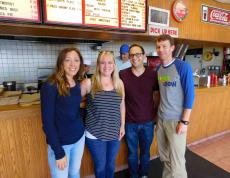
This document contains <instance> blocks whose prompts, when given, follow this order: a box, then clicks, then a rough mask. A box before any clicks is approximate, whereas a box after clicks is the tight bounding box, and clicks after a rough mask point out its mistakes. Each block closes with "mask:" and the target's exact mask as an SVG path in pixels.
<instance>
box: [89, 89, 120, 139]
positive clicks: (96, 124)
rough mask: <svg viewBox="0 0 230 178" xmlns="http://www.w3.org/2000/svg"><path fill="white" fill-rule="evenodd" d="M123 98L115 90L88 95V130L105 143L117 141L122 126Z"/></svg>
mask: <svg viewBox="0 0 230 178" xmlns="http://www.w3.org/2000/svg"><path fill="white" fill-rule="evenodd" d="M121 100H122V99H121V96H119V95H118V94H117V92H116V91H115V90H111V91H104V90H102V91H99V92H97V93H96V94H95V95H94V98H92V95H91V94H88V95H87V106H86V111H87V114H86V130H87V131H88V132H89V133H91V134H92V135H93V136H95V137H96V138H98V139H100V140H103V141H111V140H117V139H118V138H119V133H120V126H121V114H120V104H121Z"/></svg>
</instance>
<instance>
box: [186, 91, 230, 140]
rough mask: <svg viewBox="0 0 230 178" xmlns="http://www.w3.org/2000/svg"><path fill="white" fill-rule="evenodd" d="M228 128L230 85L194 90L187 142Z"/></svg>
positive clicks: (229, 123) (229, 128)
mask: <svg viewBox="0 0 230 178" xmlns="http://www.w3.org/2000/svg"><path fill="white" fill-rule="evenodd" d="M226 130H230V87H214V88H204V89H197V90H196V98H195V105H194V109H193V111H192V114H191V124H190V126H189V132H188V143H192V142H194V141H197V140H200V139H202V138H205V137H208V136H211V135H214V134H216V133H219V132H223V131H226Z"/></svg>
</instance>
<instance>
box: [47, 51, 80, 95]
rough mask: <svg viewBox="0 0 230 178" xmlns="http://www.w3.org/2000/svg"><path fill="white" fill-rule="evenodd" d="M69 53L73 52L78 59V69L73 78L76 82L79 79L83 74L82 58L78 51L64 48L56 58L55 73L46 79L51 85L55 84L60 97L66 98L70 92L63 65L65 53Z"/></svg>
mask: <svg viewBox="0 0 230 178" xmlns="http://www.w3.org/2000/svg"><path fill="white" fill-rule="evenodd" d="M71 51H75V52H76V53H77V54H78V56H79V58H80V68H79V71H78V72H77V74H76V75H75V76H74V77H73V78H74V80H75V81H77V80H79V79H81V78H82V75H83V72H84V64H83V57H82V55H81V53H80V51H79V50H78V49H76V48H65V49H63V50H62V51H61V52H60V53H59V55H58V58H57V63H56V69H55V72H54V73H53V74H52V75H51V76H50V77H49V78H48V81H49V82H50V83H51V84H55V83H56V84H57V89H58V94H59V95H61V96H67V95H69V92H70V89H69V85H70V84H69V82H68V80H67V78H66V76H65V71H64V67H63V63H64V60H65V58H66V55H67V53H69V52H71Z"/></svg>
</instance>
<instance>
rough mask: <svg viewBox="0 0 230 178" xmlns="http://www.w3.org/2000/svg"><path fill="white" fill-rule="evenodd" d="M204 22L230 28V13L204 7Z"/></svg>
mask: <svg viewBox="0 0 230 178" xmlns="http://www.w3.org/2000/svg"><path fill="white" fill-rule="evenodd" d="M202 21H203V22H209V23H215V24H220V25H227V26H230V11H229V10H225V9H220V8H216V7H210V6H206V5H202Z"/></svg>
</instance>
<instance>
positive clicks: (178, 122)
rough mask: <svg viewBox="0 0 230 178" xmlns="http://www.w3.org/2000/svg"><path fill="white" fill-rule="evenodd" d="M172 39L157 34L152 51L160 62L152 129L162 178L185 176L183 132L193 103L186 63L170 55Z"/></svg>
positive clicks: (172, 44) (188, 66)
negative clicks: (155, 115) (157, 103)
mask: <svg viewBox="0 0 230 178" xmlns="http://www.w3.org/2000/svg"><path fill="white" fill-rule="evenodd" d="M174 48H175V46H174V40H173V38H172V37H171V36H169V35H160V36H159V37H158V38H157V41H156V50H157V54H158V56H159V58H160V59H161V62H162V64H161V65H160V66H159V68H158V70H157V74H158V84H159V90H160V104H159V107H158V122H157V128H156V134H157V140H158V150H159V155H160V159H161V161H162V162H163V165H164V166H163V174H162V177H163V178H187V172H186V168H185V156H184V155H185V149H186V135H187V128H188V124H189V117H190V113H191V110H192V106H193V102H194V83H193V76H192V69H191V67H190V65H189V64H187V63H186V62H184V61H181V60H180V59H175V58H173V57H172V52H173V50H174Z"/></svg>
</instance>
